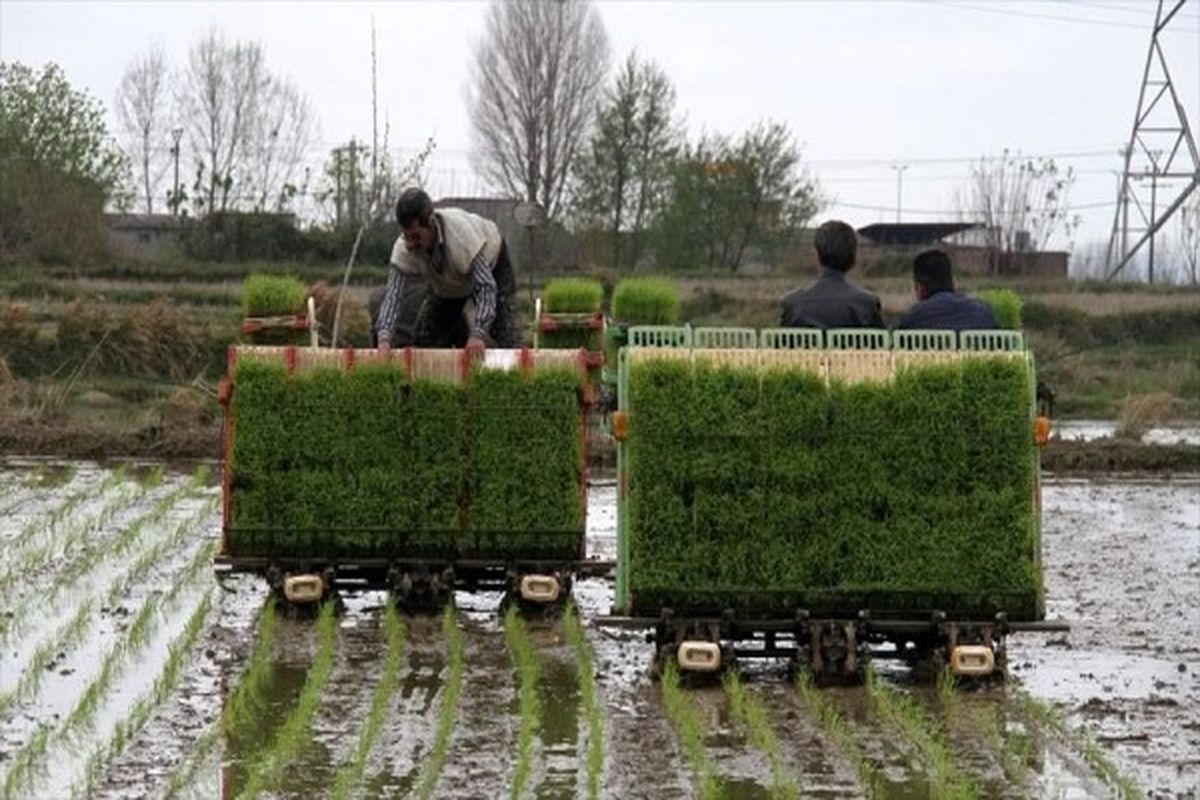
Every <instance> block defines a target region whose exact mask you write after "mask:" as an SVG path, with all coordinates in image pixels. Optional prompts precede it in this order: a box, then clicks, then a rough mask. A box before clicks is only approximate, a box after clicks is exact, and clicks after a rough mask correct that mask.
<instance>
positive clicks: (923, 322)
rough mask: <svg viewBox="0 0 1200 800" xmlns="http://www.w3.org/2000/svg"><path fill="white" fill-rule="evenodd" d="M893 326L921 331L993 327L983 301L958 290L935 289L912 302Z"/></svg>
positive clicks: (970, 329)
mask: <svg viewBox="0 0 1200 800" xmlns="http://www.w3.org/2000/svg"><path fill="white" fill-rule="evenodd" d="M896 327H897V328H908V329H912V330H923V331H984V330H990V329H992V328H995V327H996V316H995V315H994V314H993V313H992V309H990V308H988V306H987V304H986V303H983V302H980V301H979V300H976V299H975V298H974V297H967V296H966V295H965V294H959V293H958V292H937V293H936V294H931V295H930V296H929V297H926V298H925V299H924V300H921V301H919V302H917V303H915V304H914V305H913V307H912V308H910V309H909V310H908V311H905V312H904V315H903V316H902V317H900V321H899V322H897V323H896Z"/></svg>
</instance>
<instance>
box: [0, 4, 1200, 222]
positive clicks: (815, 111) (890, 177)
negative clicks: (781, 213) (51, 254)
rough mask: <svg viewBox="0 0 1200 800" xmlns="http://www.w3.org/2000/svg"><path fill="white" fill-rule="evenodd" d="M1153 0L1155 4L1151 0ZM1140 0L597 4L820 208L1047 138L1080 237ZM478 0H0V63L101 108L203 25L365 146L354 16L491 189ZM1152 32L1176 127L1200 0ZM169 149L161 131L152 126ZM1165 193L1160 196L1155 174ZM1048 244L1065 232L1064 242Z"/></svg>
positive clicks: (1119, 117) (1108, 191)
mask: <svg viewBox="0 0 1200 800" xmlns="http://www.w3.org/2000/svg"><path fill="white" fill-rule="evenodd" d="M1168 5H1169V3H1168ZM1155 6H1156V3H1155V2H1154V1H1153V0H1037V1H1033V0H1029V1H1024V0H1020V1H1018V0H946V2H937V1H936V0H928V1H924V2H922V1H919V0H892V1H891V2H882V1H880V0H874V1H870V0H862V1H860V2H852V1H851V0H843V1H842V2H795V1H794V2H715V1H713V2H697V1H695V0H690V1H688V2H684V1H683V0H677V1H676V2H635V1H634V0H624V1H618V0H608V1H607V2H600V3H599V8H600V13H601V15H602V17H603V19H604V21H605V24H606V25H607V28H608V32H609V36H610V42H611V46H612V53H613V60H614V63H615V62H617V61H619V60H620V59H622V58H624V56H625V55H626V54H627V53H628V52H629V51H630V50H631V49H634V48H636V49H637V50H638V52H639V53H640V54H642V55H643V56H647V57H650V58H653V59H655V60H657V61H658V62H659V63H660V64H661V65H662V67H663V68H664V69H665V70H666V72H667V74H668V75H669V76H670V77H671V78H672V79H673V80H674V82H675V85H676V88H677V91H678V110H679V111H681V112H682V113H683V114H685V115H686V119H687V121H688V129H689V131H690V132H691V133H692V134H693V135H694V134H696V133H699V132H700V131H701V130H711V131H721V132H726V133H737V132H739V131H741V130H743V129H745V128H746V127H747V126H749V125H750V124H752V123H753V122H754V121H756V120H758V119H761V118H768V117H769V118H774V119H778V120H782V121H784V122H786V123H787V124H788V125H789V126H790V128H791V130H792V131H793V133H794V134H795V136H796V138H797V140H798V141H800V142H801V143H802V144H803V145H804V150H803V156H804V159H805V161H806V162H807V163H808V164H809V165H810V168H811V171H812V173H813V174H814V175H815V176H816V177H817V178H818V179H819V180H820V183H821V186H822V188H823V191H824V193H825V195H826V196H827V197H828V198H830V199H831V200H833V201H834V202H833V203H832V204H831V205H830V206H829V208H828V209H827V210H826V211H825V212H823V214H822V216H823V217H827V216H839V217H842V218H844V219H846V220H848V221H850V222H851V223H852V224H855V225H863V224H867V223H870V222H875V221H893V220H894V219H895V205H896V171H895V170H894V169H893V168H892V165H893V164H904V163H907V164H909V167H908V169H907V171H905V172H904V185H903V207H904V216H903V218H904V220H905V221H922V220H932V219H946V218H953V217H954V216H955V214H954V194H955V190H956V188H957V187H959V186H962V185H963V183H964V182H965V179H966V176H967V175H968V172H969V166H970V161H971V160H973V159H975V158H978V157H979V156H981V155H984V154H989V155H995V154H998V153H999V152H1001V151H1002V150H1003V149H1005V148H1008V149H1010V150H1020V151H1022V152H1024V153H1025V154H1029V155H1042V154H1048V155H1057V156H1058V159H1057V160H1058V161H1059V163H1060V164H1061V165H1063V166H1071V167H1073V168H1074V169H1075V170H1076V172H1077V174H1078V178H1077V180H1076V183H1075V187H1074V189H1073V190H1072V194H1071V200H1072V204H1073V205H1074V206H1075V207H1076V209H1077V211H1078V213H1080V214H1081V215H1082V216H1083V219H1084V222H1083V226H1082V228H1081V231H1080V234H1079V235H1078V236H1077V243H1078V244H1086V243H1087V242H1088V241H1090V240H1098V239H1104V240H1106V239H1107V235H1108V231H1109V229H1110V226H1111V225H1112V217H1113V213H1114V206H1115V203H1114V201H1115V196H1116V173H1117V172H1118V171H1119V170H1120V168H1121V158H1120V156H1119V155H1118V150H1119V149H1120V148H1121V147H1122V146H1124V144H1125V141H1126V140H1127V139H1128V137H1129V132H1130V128H1131V125H1132V122H1133V115H1134V108H1135V103H1136V101H1137V91H1138V88H1139V84H1140V81H1141V77H1142V70H1143V68H1144V64H1145V59H1146V54H1147V48H1148V46H1149V42H1150V29H1151V27H1152V24H1153V19H1154V13H1155ZM485 10H486V4H485V3H479V2H443V3H418V2H405V3H399V2H396V3H381V4H369V3H349V2H347V3H336V4H335V3H326V2H262V3H250V2H237V3H235V2H210V3H183V2H167V0H162V1H161V2H105V3H91V2H65V3H63V2H57V3H56V2H44V1H39V2H22V1H20V0H0V59H3V60H6V61H12V60H15V61H23V62H26V63H29V64H32V65H40V64H42V63H44V62H47V61H56V62H58V63H59V64H60V65H61V66H62V67H63V68H64V70H65V71H66V74H67V77H68V78H69V79H70V80H71V81H72V83H74V84H75V85H76V86H82V87H86V88H87V89H88V91H90V92H91V93H92V94H93V95H94V96H96V97H97V98H99V99H101V100H103V101H104V102H105V103H111V102H112V98H113V96H114V93H115V91H116V87H117V84H118V82H119V81H120V78H121V74H122V72H123V71H124V69H125V67H126V65H127V64H128V62H129V61H130V60H131V59H132V58H133V57H135V56H136V55H139V54H141V53H142V52H144V51H146V50H147V49H148V48H149V47H150V46H151V45H154V44H157V45H159V46H161V47H162V48H163V49H164V50H165V51H166V53H167V55H168V58H169V60H170V61H171V62H172V63H173V65H175V66H176V67H181V66H182V65H183V64H184V63H185V60H186V54H187V49H188V47H189V46H190V45H191V44H193V43H194V42H195V41H196V40H197V39H198V38H199V37H200V36H201V35H202V34H203V33H204V32H205V31H207V30H208V29H209V28H210V27H211V26H214V25H215V26H218V27H220V28H221V29H223V30H224V31H225V33H226V34H227V35H229V36H230V37H232V38H239V39H257V40H259V41H261V42H262V43H263V44H264V46H265V49H266V55H267V61H268V64H269V65H270V67H271V68H272V69H273V70H274V71H275V72H278V73H281V74H286V75H289V76H290V77H291V78H292V79H293V80H294V81H295V82H296V83H297V84H298V85H299V86H300V87H301V88H302V89H303V90H305V91H306V92H307V93H308V94H309V96H310V98H311V99H312V101H313V104H314V106H315V108H316V111H317V115H318V117H319V120H320V125H321V136H320V143H319V145H318V146H317V147H316V148H314V152H313V153H312V154H311V160H312V162H313V164H314V172H316V171H317V170H316V167H317V166H319V164H320V162H321V161H323V159H324V157H325V155H326V151H327V150H328V148H330V147H332V146H334V145H336V144H341V143H344V142H345V141H346V140H348V139H349V138H350V136H352V135H355V136H357V137H358V138H359V139H360V140H365V141H369V140H370V135H371V108H370V28H371V20H372V18H374V20H375V24H376V28H377V35H378V46H379V92H380V105H381V114H382V113H383V111H386V113H387V117H388V119H389V120H390V123H391V145H392V147H393V149H394V150H399V151H400V152H401V154H403V153H404V152H411V151H412V150H414V149H415V148H417V147H418V146H419V145H420V144H421V143H423V141H424V140H425V138H426V137H427V136H431V135H432V136H433V137H435V139H436V141H437V154H436V156H435V158H434V160H433V161H432V163H431V165H430V170H429V173H428V179H429V183H430V187H431V189H432V190H433V192H434V193H435V194H476V193H483V192H485V191H486V187H485V186H484V185H483V184H482V183H481V182H480V180H479V179H478V178H477V177H476V176H475V175H474V173H473V172H472V171H471V169H470V166H469V163H468V160H467V149H468V147H469V145H470V133H469V123H468V117H467V111H466V107H465V103H464V100H463V94H464V87H465V86H466V85H467V83H468V81H469V79H470V63H471V53H472V48H473V45H474V43H475V42H476V41H477V40H478V38H479V36H480V34H481V32H482V28H483V17H484V12H485ZM1180 14H1181V16H1180V17H1179V18H1178V19H1177V20H1176V21H1175V22H1173V23H1172V25H1171V29H1169V32H1168V34H1166V35H1165V36H1164V37H1163V43H1164V49H1165V50H1166V55H1167V59H1168V64H1169V66H1170V68H1171V70H1172V77H1173V78H1174V79H1175V82H1176V84H1177V89H1178V90H1179V92H1180V99H1181V101H1182V102H1183V103H1184V105H1185V107H1186V109H1187V114H1188V117H1189V121H1190V123H1191V125H1192V126H1193V128H1195V127H1196V126H1198V125H1200V0H1189V2H1187V3H1186V5H1185V6H1184V8H1183V9H1182V11H1181V12H1180ZM164 146H169V142H166V143H164ZM1165 191H1168V192H1169V188H1168V189H1166V190H1165ZM1058 244H1062V242H1059V243H1058Z"/></svg>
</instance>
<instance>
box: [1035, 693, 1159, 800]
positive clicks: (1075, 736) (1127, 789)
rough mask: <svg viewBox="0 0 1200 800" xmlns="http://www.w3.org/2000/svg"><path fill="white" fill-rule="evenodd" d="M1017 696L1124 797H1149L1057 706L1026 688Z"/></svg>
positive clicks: (1051, 731) (1048, 728) (1046, 727)
mask: <svg viewBox="0 0 1200 800" xmlns="http://www.w3.org/2000/svg"><path fill="white" fill-rule="evenodd" d="M1017 698H1018V700H1019V701H1020V705H1021V709H1022V711H1023V712H1024V713H1025V715H1026V716H1027V717H1029V718H1030V719H1031V720H1033V721H1034V722H1035V723H1037V724H1038V725H1039V726H1040V727H1042V728H1043V729H1045V730H1046V731H1048V732H1050V733H1051V734H1053V735H1054V736H1055V737H1056V738H1057V739H1059V740H1060V741H1062V742H1063V743H1064V744H1066V745H1067V746H1068V747H1070V748H1071V749H1072V750H1074V751H1075V752H1077V753H1078V754H1079V755H1080V756H1081V757H1082V758H1083V760H1084V761H1086V762H1087V765H1088V766H1089V767H1091V769H1092V772H1094V773H1095V774H1096V776H1097V777H1099V778H1100V779H1101V780H1102V781H1104V782H1105V783H1106V784H1107V785H1108V786H1110V787H1112V789H1113V790H1114V791H1115V792H1116V794H1117V796H1118V797H1120V798H1122V800H1133V799H1134V798H1142V797H1145V794H1144V793H1143V792H1142V790H1141V788H1140V787H1139V786H1138V785H1137V783H1136V782H1135V781H1134V780H1133V778H1131V777H1130V776H1129V775H1126V774H1125V773H1123V772H1122V771H1121V768H1120V767H1119V766H1117V765H1116V763H1114V762H1113V760H1112V759H1111V758H1109V755H1108V753H1107V752H1105V750H1104V748H1103V747H1101V746H1100V745H1099V744H1098V743H1097V742H1096V740H1095V739H1093V738H1092V737H1091V736H1089V735H1088V734H1087V733H1086V732H1085V731H1081V730H1073V729H1072V728H1071V727H1070V726H1069V725H1068V724H1067V721H1066V719H1065V718H1064V717H1063V715H1062V712H1060V711H1059V710H1058V709H1057V708H1055V707H1054V706H1052V705H1050V704H1049V703H1046V702H1044V701H1042V700H1039V699H1037V698H1036V697H1034V696H1033V695H1031V694H1029V692H1027V691H1024V690H1018V692H1017Z"/></svg>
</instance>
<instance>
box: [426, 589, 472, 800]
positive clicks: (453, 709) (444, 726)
mask: <svg viewBox="0 0 1200 800" xmlns="http://www.w3.org/2000/svg"><path fill="white" fill-rule="evenodd" d="M442 635H443V636H444V637H445V638H446V647H447V651H448V655H449V666H448V667H447V676H446V683H445V685H444V686H443V687H442V699H441V703H440V705H439V706H438V716H437V728H436V729H435V731H434V735H433V744H432V745H431V746H430V748H429V754H428V755H427V756H426V757H425V763H424V764H423V765H422V766H421V773H420V777H419V778H418V780H417V789H416V796H417V797H418V798H420V799H421V800H429V798H431V797H433V796H434V792H435V791H436V789H437V783H438V778H439V777H440V776H441V774H442V767H443V766H445V764H446V754H447V753H448V752H449V750H450V735H451V733H452V732H453V731H454V720H455V716H456V714H457V712H458V699H459V695H461V694H462V687H463V671H464V664H465V655H464V653H465V649H466V644H465V641H464V638H463V634H462V631H460V630H459V629H458V623H457V621H456V619H455V613H454V609H453V608H450V607H447V608H446V610H445V612H444V613H443V614H442Z"/></svg>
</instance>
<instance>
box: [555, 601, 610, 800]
mask: <svg viewBox="0 0 1200 800" xmlns="http://www.w3.org/2000/svg"><path fill="white" fill-rule="evenodd" d="M563 630H564V632H565V633H566V636H567V641H568V642H569V643H570V644H571V648H572V649H573V650H574V651H575V665H576V669H577V671H578V674H579V698H580V703H581V704H582V705H583V711H584V718H585V719H586V720H587V756H586V759H585V765H586V767H585V769H586V776H587V796H588V797H589V798H591V799H592V800H595V798H597V797H599V796H600V776H601V773H602V772H603V770H604V712H603V711H602V710H601V708H600V694H599V690H598V688H597V687H596V657H595V654H594V653H593V652H592V646H591V645H590V644H589V643H588V640H587V635H586V634H585V633H584V630H583V624H582V623H581V622H580V620H579V612H578V611H577V610H576V609H575V606H571V607H570V608H569V609H568V610H567V613H566V615H565V616H564V617H563Z"/></svg>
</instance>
